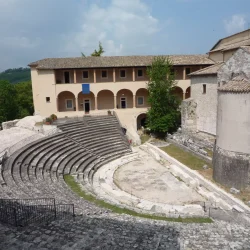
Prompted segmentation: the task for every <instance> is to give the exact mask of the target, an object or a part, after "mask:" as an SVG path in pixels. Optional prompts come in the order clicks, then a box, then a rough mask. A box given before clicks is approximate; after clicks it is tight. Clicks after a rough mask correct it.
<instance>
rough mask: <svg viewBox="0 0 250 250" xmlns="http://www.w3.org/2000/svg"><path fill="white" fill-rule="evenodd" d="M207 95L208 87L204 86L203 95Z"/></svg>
mask: <svg viewBox="0 0 250 250" xmlns="http://www.w3.org/2000/svg"><path fill="white" fill-rule="evenodd" d="M206 93H207V85H206V84H203V93H202V94H206Z"/></svg>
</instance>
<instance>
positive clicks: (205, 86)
mask: <svg viewBox="0 0 250 250" xmlns="http://www.w3.org/2000/svg"><path fill="white" fill-rule="evenodd" d="M248 45H250V30H245V31H243V32H240V33H237V34H234V35H232V36H229V37H226V38H223V39H220V40H219V41H218V42H217V43H216V44H215V45H214V46H213V48H212V49H211V50H210V51H209V52H208V56H209V59H211V60H213V61H214V65H212V66H210V67H207V68H205V69H201V70H198V71H196V72H193V73H191V74H190V75H189V77H190V78H191V98H190V99H189V100H188V101H186V102H185V105H184V106H183V113H184V114H185V118H184V119H182V120H183V122H182V126H183V128H184V130H185V129H186V130H190V131H192V132H202V133H207V134H210V135H213V136H215V135H216V133H217V132H216V120H217V105H218V98H217V97H218V94H217V89H218V71H219V70H220V68H221V67H223V65H225V64H226V63H227V62H228V61H229V60H230V58H232V57H234V55H236V56H237V55H238V53H240V52H238V51H239V50H240V51H241V48H248ZM242 63H243V64H244V65H245V66H244V67H247V63H246V61H242ZM232 67H237V66H236V65H232V66H231V69H230V70H231V71H233V68H232ZM227 80H228V79H227ZM187 102H190V104H189V103H187ZM188 107H191V108H192V112H193V113H192V112H191V111H188V110H186V109H187V108H188ZM194 107H195V108H194ZM191 113H192V115H190V116H188V115H187V114H191Z"/></svg>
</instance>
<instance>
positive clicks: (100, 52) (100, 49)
mask: <svg viewBox="0 0 250 250" xmlns="http://www.w3.org/2000/svg"><path fill="white" fill-rule="evenodd" d="M104 52H105V51H104V49H103V47H102V44H101V42H99V49H98V50H96V49H95V50H94V52H93V53H92V54H91V56H101V55H102V54H103V53H104ZM81 54H82V57H86V56H85V54H84V53H82V52H81Z"/></svg>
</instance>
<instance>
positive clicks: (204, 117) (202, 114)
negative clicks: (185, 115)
mask: <svg viewBox="0 0 250 250" xmlns="http://www.w3.org/2000/svg"><path fill="white" fill-rule="evenodd" d="M203 84H205V85H206V93H203ZM217 87H218V85H217V76H215V75H213V76H195V77H192V79H191V96H192V98H193V99H194V100H195V102H196V103H197V108H196V119H197V131H201V132H205V133H208V134H212V135H216V116H217Z"/></svg>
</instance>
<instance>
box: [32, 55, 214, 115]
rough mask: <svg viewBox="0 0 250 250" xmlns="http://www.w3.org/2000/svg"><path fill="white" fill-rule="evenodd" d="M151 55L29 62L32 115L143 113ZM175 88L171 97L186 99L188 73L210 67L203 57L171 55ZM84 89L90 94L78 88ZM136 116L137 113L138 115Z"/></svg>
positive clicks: (146, 104) (208, 60) (146, 103)
mask: <svg viewBox="0 0 250 250" xmlns="http://www.w3.org/2000/svg"><path fill="white" fill-rule="evenodd" d="M153 59H154V56H114V57H86V58H83V57H80V58H50V59H43V60H40V61H37V62H33V63H31V64H29V66H30V67H31V78H32V88H33V99H34V107H35V112H36V113H37V114H40V115H42V116H49V115H50V114H52V113H54V114H56V115H57V116H58V117H65V116H76V115H78V116H80V115H83V114H85V113H90V114H91V113H93V114H94V113H96V112H97V111H101V110H118V111H119V110H124V109H138V110H140V112H141V110H146V109H147V108H148V107H149V104H148V102H147V97H148V91H147V83H148V80H149V79H148V76H147V74H146V69H147V67H148V66H150V64H151V63H152V61H153ZM170 59H171V60H172V62H173V65H174V71H175V75H176V81H177V85H176V87H175V88H174V89H173V93H175V94H176V95H179V96H180V97H181V98H182V99H186V98H189V97H190V79H189V76H188V75H189V74H190V73H192V72H194V71H197V70H199V69H202V68H205V67H207V66H209V65H212V64H213V62H212V61H211V60H210V59H208V58H207V56H206V55H188V56H170ZM83 85H88V88H89V92H88V93H87V94H86V93H84V91H83V90H82V88H83ZM138 112H139V111H138Z"/></svg>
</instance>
